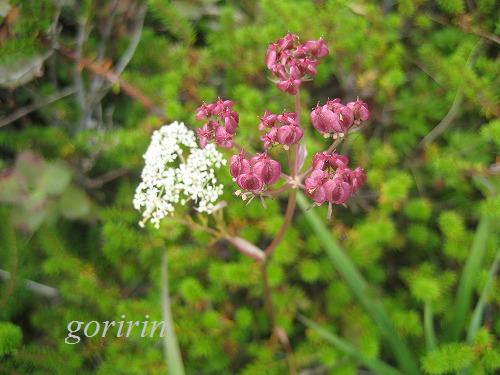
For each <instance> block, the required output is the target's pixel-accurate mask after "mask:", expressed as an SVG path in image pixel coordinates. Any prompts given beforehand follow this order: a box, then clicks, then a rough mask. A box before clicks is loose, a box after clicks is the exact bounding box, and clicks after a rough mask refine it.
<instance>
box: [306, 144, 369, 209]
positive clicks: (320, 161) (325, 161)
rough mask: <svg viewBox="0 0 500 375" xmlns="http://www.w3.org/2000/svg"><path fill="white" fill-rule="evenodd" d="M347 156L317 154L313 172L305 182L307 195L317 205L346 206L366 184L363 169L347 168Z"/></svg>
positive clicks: (314, 159)
mask: <svg viewBox="0 0 500 375" xmlns="http://www.w3.org/2000/svg"><path fill="white" fill-rule="evenodd" d="M348 163H349V159H348V158H347V156H344V155H338V154H336V153H326V152H321V153H317V154H315V155H314V157H313V163H312V172H311V174H310V175H309V177H307V178H306V180H305V190H306V193H307V194H308V195H309V196H310V197H311V199H312V200H313V201H314V202H315V203H316V204H317V205H321V204H322V203H324V202H329V203H331V204H344V203H346V202H347V201H348V200H349V198H350V197H351V195H352V194H354V193H355V192H356V191H357V190H358V189H359V188H360V187H361V185H363V183H364V182H365V173H364V170H363V168H360V167H358V168H356V169H354V170H351V169H349V168H348V167H347V165H348Z"/></svg>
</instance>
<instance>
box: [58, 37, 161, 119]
mask: <svg viewBox="0 0 500 375" xmlns="http://www.w3.org/2000/svg"><path fill="white" fill-rule="evenodd" d="M57 52H58V53H59V54H61V55H62V56H64V57H66V58H68V59H71V60H73V61H78V62H79V64H80V65H81V66H82V67H83V68H85V69H87V70H89V71H90V72H92V73H94V74H98V75H100V76H102V77H103V78H105V79H106V80H107V81H109V82H110V83H112V84H117V85H118V86H119V87H120V89H121V90H122V91H123V92H124V93H125V94H127V95H128V96H130V97H131V98H133V99H135V100H136V101H138V102H139V103H140V104H141V105H142V106H143V107H144V108H146V109H147V110H148V112H149V113H150V114H152V115H154V116H156V117H158V118H159V119H161V120H162V121H166V119H167V118H166V116H165V113H164V112H163V110H162V109H161V108H160V107H158V106H157V105H156V104H155V103H154V102H153V101H152V100H151V99H150V98H149V97H148V96H147V95H146V94H144V93H143V92H142V91H141V90H139V89H138V88H137V87H135V86H133V85H131V84H130V83H128V82H127V81H125V80H124V79H122V78H120V77H119V76H118V75H117V74H116V73H114V72H113V71H111V70H109V68H107V67H105V66H103V65H101V64H98V63H96V62H94V61H93V60H91V59H89V58H87V57H82V58H78V55H77V54H76V53H75V52H74V51H71V50H70V49H69V48H67V47H65V46H62V45H59V46H58V47H57Z"/></svg>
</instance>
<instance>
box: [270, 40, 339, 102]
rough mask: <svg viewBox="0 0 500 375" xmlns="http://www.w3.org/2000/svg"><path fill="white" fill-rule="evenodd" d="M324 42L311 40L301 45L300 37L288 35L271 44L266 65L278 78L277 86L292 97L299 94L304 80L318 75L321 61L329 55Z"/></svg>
mask: <svg viewBox="0 0 500 375" xmlns="http://www.w3.org/2000/svg"><path fill="white" fill-rule="evenodd" d="M328 52H329V51H328V47H327V46H326V44H325V42H324V40H323V39H322V38H319V39H318V40H309V41H307V42H305V43H304V44H300V43H299V37H298V36H297V35H294V34H290V33H289V34H287V35H285V36H284V37H283V38H281V39H278V40H277V41H276V43H271V44H270V45H269V47H268V49H267V52H266V59H265V62H266V65H267V67H268V69H269V70H271V72H272V73H273V74H274V75H275V76H276V77H277V78H278V82H277V83H276V86H277V87H278V88H279V89H280V90H281V91H284V92H287V93H289V94H291V95H295V94H297V91H298V89H299V87H300V85H301V83H302V80H303V79H304V78H305V77H307V76H314V75H316V66H317V65H318V64H319V59H320V58H322V57H325V56H326V55H328Z"/></svg>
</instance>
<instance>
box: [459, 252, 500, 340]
mask: <svg viewBox="0 0 500 375" xmlns="http://www.w3.org/2000/svg"><path fill="white" fill-rule="evenodd" d="M499 265H500V251H498V252H497V255H496V256H495V260H494V261H493V264H492V265H491V268H490V272H489V273H488V280H486V284H485V285H484V288H483V291H482V292H481V297H480V298H479V301H478V302H477V305H476V308H475V309H474V312H473V313H472V319H471V322H470V325H469V329H468V331H467V341H468V342H471V341H472V340H474V337H475V336H476V333H477V331H478V330H479V327H480V326H481V322H482V321H483V313H484V308H485V307H486V300H487V298H488V295H489V294H490V293H491V289H492V288H493V282H494V280H495V275H496V273H497V271H498V266H499Z"/></svg>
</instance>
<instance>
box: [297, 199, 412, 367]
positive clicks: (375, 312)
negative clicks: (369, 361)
mask: <svg viewBox="0 0 500 375" xmlns="http://www.w3.org/2000/svg"><path fill="white" fill-rule="evenodd" d="M297 202H298V204H299V206H300V208H301V209H302V211H304V215H305V217H306V219H307V221H308V222H309V224H310V225H311V228H312V229H313V231H314V232H315V233H316V235H317V236H318V238H319V240H320V242H321V244H322V245H323V248H324V249H325V251H326V252H327V254H328V255H329V256H330V258H331V259H332V263H333V265H334V267H335V268H336V269H337V271H338V272H339V273H340V274H341V275H342V277H343V278H344V280H345V282H346V283H347V285H348V287H349V289H350V290H351V292H352V293H353V295H354V297H355V298H356V299H357V300H358V302H359V303H360V304H361V306H362V307H363V308H364V309H365V311H366V312H367V313H368V314H369V315H370V317H371V318H372V319H373V321H374V322H375V323H376V324H377V326H378V328H379V329H380V331H381V332H382V334H383V337H384V338H385V339H386V341H387V343H388V344H389V346H390V348H391V350H392V352H393V353H394V356H395V358H396V360H397V362H398V364H399V366H400V367H401V369H402V370H403V371H404V373H405V374H408V375H413V374H419V373H420V371H419V369H418V365H417V362H416V361H415V360H414V358H413V355H412V353H411V352H410V349H409V348H408V346H407V345H406V343H405V342H404V341H403V340H402V339H401V337H400V336H399V334H398V332H397V331H396V329H395V328H394V325H393V324H392V322H391V320H390V319H389V317H388V315H387V314H386V313H385V311H384V308H383V306H382V304H381V303H380V302H379V300H378V299H377V298H376V297H374V296H372V295H371V291H370V289H369V288H368V287H367V284H366V282H365V280H364V279H363V277H362V276H361V274H360V273H359V271H358V270H357V269H356V267H355V266H354V264H353V263H352V262H351V260H350V259H349V257H348V256H346V255H345V254H344V252H343V250H342V249H341V248H340V246H339V244H338V243H337V241H336V239H335V238H334V237H333V236H332V235H331V233H330V232H329V231H328V229H327V228H326V227H325V225H324V223H323V221H322V220H320V219H319V218H318V216H317V215H316V213H315V212H314V211H313V210H307V208H308V206H309V202H308V200H307V198H306V197H305V196H304V195H303V194H298V195H297Z"/></svg>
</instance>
